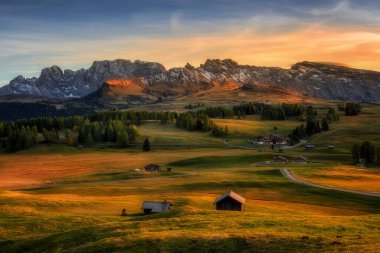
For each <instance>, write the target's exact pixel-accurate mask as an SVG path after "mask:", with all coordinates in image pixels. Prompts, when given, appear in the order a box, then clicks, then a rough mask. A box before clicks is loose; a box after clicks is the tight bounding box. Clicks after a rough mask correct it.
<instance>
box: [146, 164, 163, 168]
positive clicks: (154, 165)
mask: <svg viewBox="0 0 380 253" xmlns="http://www.w3.org/2000/svg"><path fill="white" fill-rule="evenodd" d="M159 167H160V166H159V165H157V164H153V163H151V164H148V165H145V167H144V168H145V169H154V168H159Z"/></svg>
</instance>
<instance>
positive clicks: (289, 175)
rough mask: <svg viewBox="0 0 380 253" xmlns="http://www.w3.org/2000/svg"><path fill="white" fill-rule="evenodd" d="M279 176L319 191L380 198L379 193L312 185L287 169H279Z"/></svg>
mask: <svg viewBox="0 0 380 253" xmlns="http://www.w3.org/2000/svg"><path fill="white" fill-rule="evenodd" d="M280 171H281V174H282V175H283V176H284V177H286V178H287V179H289V180H290V181H293V182H295V183H299V184H304V185H308V186H313V187H317V188H321V189H327V190H334V191H341V192H348V193H353V194H359V195H364V196H370V197H379V198H380V193H376V192H364V191H355V190H345V189H340V188H335V187H329V186H323V185H318V184H313V183H310V182H308V181H304V180H301V179H298V178H295V177H294V176H293V175H292V173H291V172H290V171H289V170H288V169H281V170H280Z"/></svg>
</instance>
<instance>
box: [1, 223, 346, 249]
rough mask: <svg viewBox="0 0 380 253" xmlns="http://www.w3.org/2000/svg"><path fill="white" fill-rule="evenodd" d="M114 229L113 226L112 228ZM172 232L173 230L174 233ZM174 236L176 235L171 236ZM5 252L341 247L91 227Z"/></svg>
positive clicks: (5, 245)
mask: <svg viewBox="0 0 380 253" xmlns="http://www.w3.org/2000/svg"><path fill="white" fill-rule="evenodd" d="M114 229H115V230H116V228H114ZM173 233H174V232H173ZM174 236H175V235H174ZM0 248H2V249H3V251H2V252H4V253H15V252H29V253H37V252H38V253H40V252H77V253H82V252H144V253H145V252H149V253H150V252H183V253H187V252H189V253H190V252H229V253H234V252H239V253H241V252H321V251H323V252H331V251H334V252H335V251H339V249H344V245H342V244H341V243H340V242H335V241H334V242H330V241H327V240H324V239H322V238H320V237H315V238H309V237H308V236H303V237H286V238H281V237H276V236H272V235H264V236H255V237H236V236H235V237H227V238H209V239H205V238H201V236H198V237H195V238H183V237H170V238H164V239H156V238H136V237H135V236H130V235H129V236H128V234H123V233H120V232H112V231H110V229H108V230H99V229H94V228H88V229H82V230H75V231H70V232H67V233H62V234H56V235H51V236H48V237H45V238H41V239H34V240H21V241H5V242H0Z"/></svg>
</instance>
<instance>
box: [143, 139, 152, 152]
mask: <svg viewBox="0 0 380 253" xmlns="http://www.w3.org/2000/svg"><path fill="white" fill-rule="evenodd" d="M150 150H151V149H150V142H149V139H148V138H145V140H144V144H143V151H145V152H148V151H150Z"/></svg>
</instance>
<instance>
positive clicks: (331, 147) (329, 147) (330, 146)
mask: <svg viewBox="0 0 380 253" xmlns="http://www.w3.org/2000/svg"><path fill="white" fill-rule="evenodd" d="M327 148H328V149H330V150H333V149H335V146H334V145H333V144H329V145H327Z"/></svg>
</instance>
